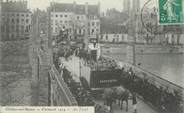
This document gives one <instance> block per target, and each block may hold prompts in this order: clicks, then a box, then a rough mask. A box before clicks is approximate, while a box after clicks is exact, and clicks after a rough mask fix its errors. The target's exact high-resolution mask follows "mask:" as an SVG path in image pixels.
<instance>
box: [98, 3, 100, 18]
mask: <svg viewBox="0 0 184 113" xmlns="http://www.w3.org/2000/svg"><path fill="white" fill-rule="evenodd" d="M98 15H100V1H98Z"/></svg>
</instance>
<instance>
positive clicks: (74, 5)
mask: <svg viewBox="0 0 184 113" xmlns="http://www.w3.org/2000/svg"><path fill="white" fill-rule="evenodd" d="M75 9H76V1H74V2H73V11H74V12H75Z"/></svg>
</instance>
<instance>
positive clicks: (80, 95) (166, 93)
mask: <svg viewBox="0 0 184 113" xmlns="http://www.w3.org/2000/svg"><path fill="white" fill-rule="evenodd" d="M73 54H75V55H76V56H78V57H80V58H83V59H84V60H86V62H87V63H88V65H89V64H90V66H91V67H95V66H98V67H102V66H105V68H106V69H112V70H113V69H115V68H116V67H117V64H116V62H115V61H114V60H111V59H108V58H103V57H102V58H100V59H99V60H98V61H94V60H90V59H91V58H90V57H91V56H90V55H89V54H88V53H87V52H86V51H82V50H79V49H76V48H74V49H71V48H70V49H69V50H67V51H65V52H63V54H62V55H61V54H60V55H59V57H65V58H66V59H67V58H69V57H70V56H71V55H73ZM57 62H58V61H56V62H55V63H56V64H57ZM57 65H58V68H59V64H57ZM56 67H57V66H56ZM64 70H65V71H64ZM64 70H63V78H64V81H65V82H66V83H67V85H68V87H69V88H70V90H71V92H72V93H73V95H74V96H75V98H76V100H77V101H78V104H79V105H80V106H86V105H87V106H88V105H95V103H94V101H93V97H92V95H91V94H90V91H88V90H86V89H85V88H84V87H83V86H82V85H81V84H79V83H77V82H76V81H75V80H73V79H72V75H71V73H69V72H68V71H67V70H66V69H64ZM121 70H122V71H121V76H120V77H121V79H119V82H120V83H121V84H122V85H123V86H124V87H125V88H126V89H129V90H130V91H131V92H136V93H137V94H138V95H140V96H141V97H142V98H143V99H144V100H145V101H148V102H150V103H151V104H152V105H153V106H155V107H156V108H158V109H159V110H161V111H163V112H166V113H183V111H182V110H183V109H182V107H183V105H182V104H183V99H182V97H181V95H180V94H179V92H178V91H176V90H173V91H170V90H168V88H167V87H162V86H156V85H155V84H152V83H150V82H149V81H148V80H147V79H144V78H141V77H138V76H137V75H136V74H135V73H134V72H133V70H132V68H130V69H129V70H128V71H127V70H126V71H125V69H124V68H122V69H121ZM96 108H98V109H99V108H102V109H104V107H102V106H100V107H99V106H98V107H96Z"/></svg>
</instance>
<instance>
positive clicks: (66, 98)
mask: <svg viewBox="0 0 184 113" xmlns="http://www.w3.org/2000/svg"><path fill="white" fill-rule="evenodd" d="M49 73H50V79H51V85H53V86H54V84H55V86H56V90H55V91H54V92H53V93H57V95H56V96H57V97H58V98H57V101H59V102H63V103H56V106H57V105H64V106H76V105H77V101H76V100H75V98H74V97H73V95H72V93H71V92H70V90H69V88H68V87H67V85H66V84H65V82H64V80H63V78H62V77H61V76H62V75H60V74H59V72H58V71H57V69H56V68H55V66H52V68H51V70H50V72H49ZM52 81H53V82H54V84H52V83H53V82H52ZM61 98H62V99H63V100H61ZM52 99H53V98H52ZM60 100H61V101H60Z"/></svg>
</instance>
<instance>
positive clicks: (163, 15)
mask: <svg viewBox="0 0 184 113" xmlns="http://www.w3.org/2000/svg"><path fill="white" fill-rule="evenodd" d="M183 4H184V0H158V7H159V24H183V23H184V8H183V7H184V5H183Z"/></svg>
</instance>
